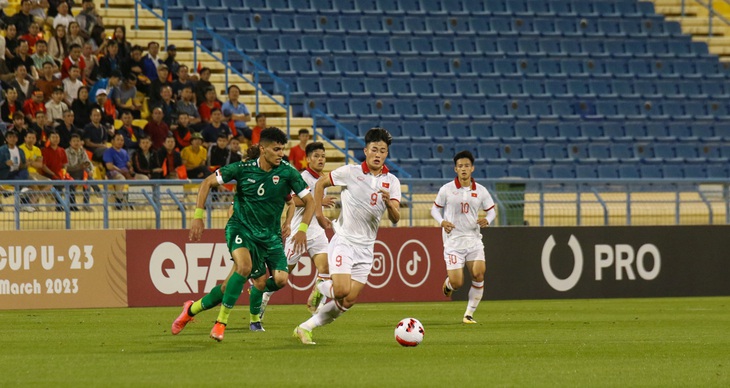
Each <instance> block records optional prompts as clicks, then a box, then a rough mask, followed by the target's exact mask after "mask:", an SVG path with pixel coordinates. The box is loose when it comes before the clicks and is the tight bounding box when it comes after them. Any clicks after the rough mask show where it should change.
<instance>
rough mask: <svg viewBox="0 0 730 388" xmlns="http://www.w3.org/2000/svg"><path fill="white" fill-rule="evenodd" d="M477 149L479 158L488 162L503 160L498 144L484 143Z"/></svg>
mask: <svg viewBox="0 0 730 388" xmlns="http://www.w3.org/2000/svg"><path fill="white" fill-rule="evenodd" d="M477 149H478V151H477V153H478V154H479V157H480V158H483V159H486V160H487V161H488V162H489V161H492V160H494V159H499V158H501V154H500V145H499V144H497V143H482V144H479V145H478V146H477Z"/></svg>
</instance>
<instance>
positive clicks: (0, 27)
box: [0, 0, 6, 61]
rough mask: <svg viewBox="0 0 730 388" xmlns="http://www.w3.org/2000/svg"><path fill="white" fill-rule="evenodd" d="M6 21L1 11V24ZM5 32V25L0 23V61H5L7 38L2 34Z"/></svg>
mask: <svg viewBox="0 0 730 388" xmlns="http://www.w3.org/2000/svg"><path fill="white" fill-rule="evenodd" d="M0 1H2V0H0ZM4 19H5V18H4V14H3V12H2V10H1V9H0V22H2V21H3V20H4ZM5 30H6V28H5V24H4V23H0V59H2V60H3V61H5V36H3V35H2V32H5Z"/></svg>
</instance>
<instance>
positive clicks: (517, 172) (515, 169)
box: [507, 164, 530, 178]
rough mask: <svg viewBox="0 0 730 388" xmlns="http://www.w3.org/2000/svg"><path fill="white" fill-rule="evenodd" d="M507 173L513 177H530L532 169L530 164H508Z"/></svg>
mask: <svg viewBox="0 0 730 388" xmlns="http://www.w3.org/2000/svg"><path fill="white" fill-rule="evenodd" d="M507 174H508V175H509V176H510V177H511V178H529V177H530V171H529V168H528V166H526V165H520V164H509V165H508V166H507Z"/></svg>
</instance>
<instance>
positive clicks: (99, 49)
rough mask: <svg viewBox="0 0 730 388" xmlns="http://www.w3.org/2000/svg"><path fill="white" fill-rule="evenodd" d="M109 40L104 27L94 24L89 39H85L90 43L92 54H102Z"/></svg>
mask: <svg viewBox="0 0 730 388" xmlns="http://www.w3.org/2000/svg"><path fill="white" fill-rule="evenodd" d="M109 42H112V40H111V37H108V38H107V36H106V32H105V31H104V27H101V26H94V28H93V29H92V30H91V36H90V37H89V40H87V41H86V43H89V44H90V45H91V51H92V52H93V53H94V55H104V54H105V53H106V47H107V45H108V44H109Z"/></svg>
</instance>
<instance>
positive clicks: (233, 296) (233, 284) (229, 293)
mask: <svg viewBox="0 0 730 388" xmlns="http://www.w3.org/2000/svg"><path fill="white" fill-rule="evenodd" d="M244 283H246V278H244V277H243V276H241V275H240V274H239V273H238V272H234V273H233V275H231V278H230V279H228V283H226V292H225V294H223V298H222V302H223V304H222V305H221V311H220V312H219V313H218V322H220V323H224V324H225V323H228V316H229V315H230V314H231V310H232V309H233V306H234V305H235V304H236V301H237V300H238V297H239V296H240V295H241V291H243V285H244Z"/></svg>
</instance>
